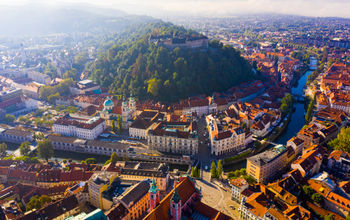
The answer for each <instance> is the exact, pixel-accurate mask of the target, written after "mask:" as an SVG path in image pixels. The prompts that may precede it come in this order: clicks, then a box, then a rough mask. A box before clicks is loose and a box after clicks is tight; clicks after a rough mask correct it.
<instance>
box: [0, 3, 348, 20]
mask: <svg viewBox="0 0 350 220" xmlns="http://www.w3.org/2000/svg"><path fill="white" fill-rule="evenodd" d="M74 3H79V4H82V5H83V4H86V5H91V6H98V7H101V8H109V9H119V10H123V11H125V12H127V13H129V14H138V15H149V16H154V17H159V18H164V17H167V16H203V17H225V16H234V15H238V14H256V13H276V14H287V15H302V16H311V17H344V18H350V13H349V11H350V1H348V0H293V1H287V0H201V1H200V0H177V1H173V0H171V1H170V0H147V1H144V0H99V1H98V2H96V1H95V0H49V1H44V0H1V2H0V5H15V6H17V5H28V4H32V5H35V4H38V5H46V6H54V7H55V6H66V5H70V4H74Z"/></svg>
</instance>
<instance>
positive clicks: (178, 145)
mask: <svg viewBox="0 0 350 220" xmlns="http://www.w3.org/2000/svg"><path fill="white" fill-rule="evenodd" d="M196 126H197V125H196V123H195V122H159V123H158V124H156V125H155V126H153V127H152V128H150V129H149V131H148V136H147V142H148V145H149V146H150V148H151V149H155V150H159V151H161V152H169V153H175V154H184V155H189V156H193V155H196V154H197V153H198V135H197V128H196Z"/></svg>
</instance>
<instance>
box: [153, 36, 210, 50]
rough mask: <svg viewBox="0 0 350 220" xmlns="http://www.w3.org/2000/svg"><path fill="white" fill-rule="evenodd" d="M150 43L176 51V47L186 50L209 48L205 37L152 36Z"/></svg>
mask: <svg viewBox="0 0 350 220" xmlns="http://www.w3.org/2000/svg"><path fill="white" fill-rule="evenodd" d="M149 43H154V44H156V45H160V46H164V47H166V48H170V49H174V48H176V47H179V48H186V49H195V48H203V49H207V48H208V38H207V37H206V36H204V35H184V36H171V35H151V36H150V38H149Z"/></svg>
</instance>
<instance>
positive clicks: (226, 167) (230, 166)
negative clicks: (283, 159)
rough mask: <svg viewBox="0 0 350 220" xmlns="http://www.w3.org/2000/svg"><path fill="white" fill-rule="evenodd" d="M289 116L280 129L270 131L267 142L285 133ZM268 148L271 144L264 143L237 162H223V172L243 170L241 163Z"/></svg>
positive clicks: (289, 115)
mask: <svg viewBox="0 0 350 220" xmlns="http://www.w3.org/2000/svg"><path fill="white" fill-rule="evenodd" d="M291 115H292V114H291V113H289V114H288V116H287V118H285V119H284V120H283V122H284V124H283V126H282V127H279V126H277V127H275V129H274V130H273V131H272V133H271V134H270V135H269V136H268V137H267V140H268V141H269V142H274V141H275V140H276V139H277V138H278V137H279V136H280V135H281V134H283V132H284V131H285V129H286V128H287V126H288V124H289V122H290V120H291ZM277 128H279V129H277ZM276 130H278V131H277V132H276ZM260 143H261V142H260ZM270 146H271V144H269V143H267V142H265V143H263V144H261V146H260V147H259V148H258V149H254V150H253V151H251V152H250V153H249V154H246V155H243V156H242V157H240V158H239V159H237V160H232V161H229V162H226V161H227V160H226V161H225V160H224V164H223V167H224V171H225V172H229V171H232V170H235V169H239V168H243V164H242V162H245V161H246V159H247V158H249V157H251V156H254V155H256V154H258V153H261V152H262V151H264V150H266V149H267V148H269V147H270ZM243 154H244V153H243ZM237 156H239V155H237ZM238 167H239V168H238ZM233 168H234V169H233Z"/></svg>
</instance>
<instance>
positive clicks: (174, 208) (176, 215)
mask: <svg viewBox="0 0 350 220" xmlns="http://www.w3.org/2000/svg"><path fill="white" fill-rule="evenodd" d="M170 214H171V220H181V198H180V195H179V193H178V192H177V188H176V186H175V190H174V194H173V196H172V197H171V200H170Z"/></svg>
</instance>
